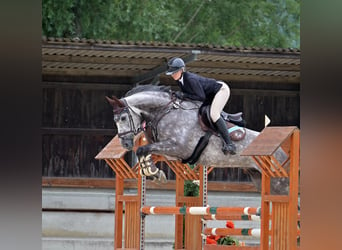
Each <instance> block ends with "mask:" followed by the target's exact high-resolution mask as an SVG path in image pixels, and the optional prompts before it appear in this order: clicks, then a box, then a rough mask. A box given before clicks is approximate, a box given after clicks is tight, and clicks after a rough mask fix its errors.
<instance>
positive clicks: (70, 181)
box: [42, 176, 257, 192]
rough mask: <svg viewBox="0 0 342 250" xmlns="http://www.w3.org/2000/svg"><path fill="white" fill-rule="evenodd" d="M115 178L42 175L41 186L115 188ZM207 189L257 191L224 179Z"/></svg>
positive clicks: (170, 186) (132, 184)
mask: <svg viewBox="0 0 342 250" xmlns="http://www.w3.org/2000/svg"><path fill="white" fill-rule="evenodd" d="M115 183H116V180H115V179H112V178H75V177H44V176H43V177H42V187H67V188H110V189H115ZM124 186H125V188H136V187H137V182H136V181H135V180H125V181H124ZM146 188H147V189H152V190H175V189H176V181H175V180H169V181H168V182H167V183H165V184H163V185H160V184H156V183H154V182H152V181H151V180H147V181H146ZM208 190H209V191H219V192H220V191H221V192H257V190H256V187H255V186H254V184H252V183H247V182H246V183H227V182H224V181H210V182H208Z"/></svg>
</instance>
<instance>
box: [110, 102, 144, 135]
mask: <svg viewBox="0 0 342 250" xmlns="http://www.w3.org/2000/svg"><path fill="white" fill-rule="evenodd" d="M123 101H125V100H123ZM125 104H126V106H125V107H123V108H120V109H116V110H114V113H115V114H118V115H119V117H121V116H122V115H123V114H124V113H127V114H128V118H129V127H130V129H129V130H128V131H125V132H122V133H118V137H119V138H120V139H122V137H123V136H125V135H127V134H130V133H133V134H134V135H137V134H139V133H140V132H141V131H142V130H143V129H142V128H141V126H139V127H137V128H136V127H135V125H134V122H133V117H132V114H131V112H130V111H132V112H133V113H135V114H136V115H138V116H140V115H139V114H137V113H136V112H134V110H133V109H132V108H130V107H129V106H128V105H127V103H125ZM114 121H115V122H117V121H116V120H115V119H114Z"/></svg>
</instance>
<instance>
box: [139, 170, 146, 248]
mask: <svg viewBox="0 0 342 250" xmlns="http://www.w3.org/2000/svg"><path fill="white" fill-rule="evenodd" d="M138 195H139V196H140V201H139V203H140V204H139V208H142V207H143V206H145V201H146V199H145V195H146V176H140V175H139V177H138ZM139 213H140V217H139V218H140V235H139V237H140V247H139V249H140V250H144V248H145V215H143V214H142V213H141V212H140V211H139Z"/></svg>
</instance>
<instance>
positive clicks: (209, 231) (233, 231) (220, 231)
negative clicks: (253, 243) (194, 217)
mask: <svg viewBox="0 0 342 250" xmlns="http://www.w3.org/2000/svg"><path fill="white" fill-rule="evenodd" d="M204 234H205V235H218V236H227V235H249V236H255V237H260V228H216V227H214V228H210V227H208V228H205V229H204Z"/></svg>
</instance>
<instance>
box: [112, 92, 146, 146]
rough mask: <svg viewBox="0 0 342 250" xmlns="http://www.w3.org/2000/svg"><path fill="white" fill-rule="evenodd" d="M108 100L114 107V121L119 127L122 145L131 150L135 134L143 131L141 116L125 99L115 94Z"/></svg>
mask: <svg viewBox="0 0 342 250" xmlns="http://www.w3.org/2000/svg"><path fill="white" fill-rule="evenodd" d="M106 98H107V100H108V102H109V103H110V105H111V106H112V107H113V113H114V122H115V124H116V127H117V129H118V137H119V139H120V143H121V145H122V146H123V147H124V148H126V149H128V150H131V149H132V148H133V146H134V136H135V135H137V134H138V133H139V132H140V131H141V125H140V124H141V116H140V115H139V114H138V113H137V112H135V111H134V110H133V109H132V108H131V107H129V106H128V105H127V104H126V103H125V102H124V99H122V100H121V99H118V98H116V97H115V96H113V99H112V98H109V97H107V96H106Z"/></svg>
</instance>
